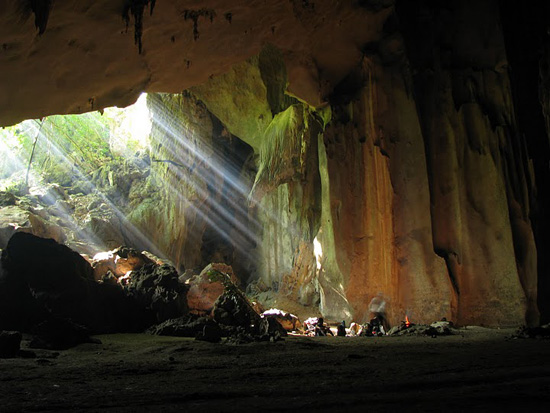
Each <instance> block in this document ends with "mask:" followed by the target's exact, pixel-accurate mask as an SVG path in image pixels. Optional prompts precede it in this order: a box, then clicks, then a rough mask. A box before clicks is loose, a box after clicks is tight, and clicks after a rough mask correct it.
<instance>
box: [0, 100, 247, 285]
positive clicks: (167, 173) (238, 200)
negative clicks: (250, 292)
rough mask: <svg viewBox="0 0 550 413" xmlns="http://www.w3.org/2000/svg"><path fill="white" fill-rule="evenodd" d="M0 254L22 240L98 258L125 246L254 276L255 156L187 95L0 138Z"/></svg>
mask: <svg viewBox="0 0 550 413" xmlns="http://www.w3.org/2000/svg"><path fill="white" fill-rule="evenodd" d="M0 135H1V136H0V152H1V159H0V196H1V199H0V202H1V204H0V205H1V208H2V209H1V211H2V213H1V215H2V222H3V223H4V224H2V232H1V240H0V241H1V244H2V245H0V248H5V246H6V244H7V242H8V239H9V238H10V237H11V235H12V234H13V233H14V232H16V231H24V232H32V233H34V234H35V235H38V236H42V237H46V238H53V239H55V240H56V241H58V242H60V243H64V244H66V245H68V246H69V247H71V248H72V249H74V250H76V251H78V252H80V253H82V254H87V255H89V256H93V255H95V254H96V253H97V252H99V251H106V250H111V249H113V248H116V247H119V246H120V245H127V246H130V247H133V248H136V249H139V250H147V251H150V252H152V253H153V254H155V255H158V256H159V257H162V258H164V259H168V260H169V261H171V262H172V263H173V264H174V265H175V266H176V268H177V269H178V271H180V272H182V273H183V272H184V271H185V270H189V271H191V272H195V273H196V271H200V270H201V269H202V268H203V267H204V266H205V265H207V264H208V263H209V262H224V263H226V264H229V265H234V266H235V265H236V266H237V267H238V268H236V269H235V270H236V272H237V270H238V272H239V273H242V274H245V275H248V274H250V272H251V271H253V264H252V260H251V259H250V256H251V250H252V249H253V248H254V247H255V243H256V241H255V235H254V231H255V228H254V227H253V226H254V225H255V224H254V222H253V220H252V219H251V218H250V214H249V211H248V206H247V205H248V204H247V197H248V194H249V192H250V188H251V185H252V182H253V179H254V175H255V170H254V165H253V161H252V153H253V151H252V148H250V146H249V145H247V144H246V143H244V142H243V141H241V140H240V139H238V138H237V137H235V136H233V135H231V134H230V133H229V132H228V131H227V130H226V128H225V127H224V126H223V124H222V123H221V122H220V121H219V120H218V119H216V118H215V117H214V116H213V115H211V114H210V113H209V112H207V111H206V110H205V109H204V107H203V106H202V104H201V102H199V101H196V100H194V99H192V98H191V97H190V96H188V95H185V94H184V95H181V94H179V95H149V96H147V95H146V94H142V95H141V97H140V98H139V99H138V100H137V102H136V103H135V104H134V105H131V106H129V107H127V108H122V109H121V108H107V109H105V110H104V111H102V112H101V113H100V112H97V111H96V112H89V113H85V114H82V115H56V116H49V117H45V118H43V119H34V120H27V121H24V122H22V123H20V124H17V125H14V126H11V127H6V128H3V129H2V130H0Z"/></svg>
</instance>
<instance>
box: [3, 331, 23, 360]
mask: <svg viewBox="0 0 550 413" xmlns="http://www.w3.org/2000/svg"><path fill="white" fill-rule="evenodd" d="M21 338H22V336H21V333H20V332H19V331H0V358H13V357H17V356H18V355H19V349H20V347H21Z"/></svg>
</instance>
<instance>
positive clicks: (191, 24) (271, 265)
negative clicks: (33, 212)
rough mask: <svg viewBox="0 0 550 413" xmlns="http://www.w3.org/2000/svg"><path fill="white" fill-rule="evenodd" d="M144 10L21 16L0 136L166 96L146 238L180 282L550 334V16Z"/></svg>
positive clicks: (310, 7)
mask: <svg viewBox="0 0 550 413" xmlns="http://www.w3.org/2000/svg"><path fill="white" fill-rule="evenodd" d="M137 3H138V2H136V4H134V3H133V2H129V3H128V2H124V1H122V0H121V1H115V2H111V1H109V2H108V1H106V0H102V1H95V2H92V1H81V2H78V5H77V6H76V5H74V4H70V3H67V2H52V3H51V5H50V6H51V7H50V8H48V9H47V10H39V11H37V9H33V8H32V7H30V8H25V7H23V6H21V2H17V1H15V0H11V1H7V2H4V3H3V5H2V6H0V11H2V18H1V19H2V23H3V24H2V25H1V26H0V34H1V38H2V39H3V40H2V41H3V44H2V47H1V50H0V67H1V68H2V73H3V75H4V76H3V79H2V88H3V91H4V93H2V95H1V96H0V123H1V124H3V125H9V124H13V123H15V122H17V121H19V120H22V119H25V118H31V117H40V116H43V115H46V114H52V113H73V112H84V111H89V110H95V109H101V108H103V107H106V106H109V105H113V104H117V105H127V104H129V103H131V102H132V101H134V100H135V99H136V98H137V96H138V95H139V93H141V92H143V91H146V92H150V95H149V97H148V100H149V102H148V103H149V107H150V110H151V113H152V116H153V131H152V132H151V136H150V157H151V173H150V175H149V176H148V177H147V184H146V185H145V186H143V187H141V188H140V190H139V191H137V190H136V191H134V192H132V191H131V190H130V192H129V195H128V202H129V206H130V209H132V212H131V214H130V215H129V216H128V219H129V221H130V222H131V223H132V224H133V225H135V227H136V228H137V229H138V231H139V232H140V233H141V234H142V237H143V238H145V239H147V240H149V241H150V242H152V243H153V244H155V245H156V246H157V247H158V249H159V250H160V251H161V252H162V253H163V254H164V255H166V256H168V257H169V258H170V259H171V260H173V262H174V263H175V265H176V267H177V268H178V269H180V270H183V269H185V268H190V269H196V268H199V267H200V266H201V265H203V264H204V263H205V262H206V263H207V262H211V261H214V262H215V261H223V262H226V263H227V264H230V265H232V266H233V268H234V269H235V272H236V273H237V274H239V276H240V277H242V280H243V281H252V280H261V281H262V282H263V283H264V284H265V285H267V286H268V287H270V288H273V289H276V290H278V291H279V293H280V294H284V295H286V296H288V297H291V298H292V299H293V300H295V301H297V302H300V303H301V304H303V305H306V306H311V307H313V306H318V307H319V309H320V310H321V312H322V314H323V315H324V316H325V317H326V318H327V319H335V320H351V319H354V320H356V321H359V322H364V321H367V320H368V319H369V318H370V315H371V314H370V310H369V303H370V301H371V299H372V298H373V297H379V298H380V299H382V300H384V301H385V303H386V312H387V316H388V318H389V320H390V323H392V324H396V323H398V322H399V321H400V320H402V319H403V318H404V316H405V314H408V315H409V317H411V319H412V320H413V321H415V322H423V323H431V322H432V321H435V320H439V319H441V318H442V317H446V318H447V319H450V320H453V321H454V322H455V323H457V324H484V325H490V326H497V325H515V324H521V323H524V322H526V323H528V324H531V325H535V324H537V323H538V321H539V308H540V310H541V311H542V318H543V319H546V320H547V319H548V317H550V312H549V308H548V306H547V304H545V303H546V302H547V301H548V300H547V298H548V294H549V291H550V288H549V285H550V282H549V281H548V274H547V273H548V269H549V268H550V265H549V259H548V258H547V257H545V253H544V252H545V249H546V248H547V246H548V240H549V238H548V237H549V236H548V233H550V231H549V230H550V225H549V221H548V218H547V217H545V214H544V212H543V211H545V210H547V209H548V207H549V206H550V200H549V195H548V190H547V188H548V182H549V181H550V179H549V178H550V172H549V170H548V161H549V159H550V156H549V153H550V140H549V139H548V136H550V135H549V133H550V128H548V124H549V122H550V121H549V120H548V119H549V118H550V117H549V115H548V108H549V107H550V104H549V102H548V97H549V96H550V92H549V83H548V79H549V78H550V76H549V70H548V66H549V64H548V61H549V60H548V59H549V56H550V54H549V50H550V49H549V44H550V43H549V38H548V27H549V26H548V20H547V19H544V18H540V17H539V18H535V16H536V15H537V12H540V14H541V15H544V13H547V12H548V5H546V4H544V2H535V3H536V4H535V5H534V6H533V7H532V8H531V10H530V11H525V12H523V14H521V16H520V17H521V19H520V21H521V22H522V23H523V24H524V25H525V24H527V23H528V22H529V21H531V20H530V19H532V24H533V30H532V33H531V34H526V32H525V31H524V30H522V29H521V28H520V25H519V24H517V25H516V24H515V23H514V21H513V18H512V16H513V13H514V11H513V10H511V8H510V6H509V5H507V4H506V2H504V1H502V2H498V1H496V0H487V1H483V2H475V1H473V0H472V1H470V0H466V1H456V2H441V3H434V2H430V1H427V0H415V1H409V0H402V1H397V2H393V1H385V0H361V1H355V2H349V3H346V4H340V3H337V2H330V1H315V2H314V1H308V0H304V1H298V0H291V1H288V2H279V1H275V0H267V1H238V0H234V1H230V2H227V1H223V2H222V1H220V0H209V1H207V2H203V3H202V5H201V9H200V10H197V9H196V7H195V6H193V4H192V2H190V1H185V0H181V1H175V2H167V1H163V0H159V1H158V2H139V4H141V9H140V8H139V7H137V6H136V5H137ZM145 3H150V4H149V5H150V6H153V5H154V10H152V14H150V13H149V12H147V11H146V10H144V9H143V5H144V4H145ZM124 4H130V9H126V10H125V8H124ZM134 6H135V7H134ZM132 7H133V8H132ZM136 7H137V8H136ZM194 7H195V8H194ZM124 12H126V13H128V16H129V22H130V25H129V29H128V31H126V30H125V25H124V22H123V21H122V19H121V15H122V14H124ZM35 24H36V25H37V27H38V29H35V27H34V25H35ZM533 33H534V34H533ZM134 36H135V37H134ZM134 39H135V41H136V42H137V43H138V45H137V46H134V44H133V43H134V42H133V41H134ZM518 39H524V40H525V42H526V43H527V45H524V44H522V42H520V41H519V40H518ZM522 53H523V54H524V55H525V56H527V57H528V59H522ZM518 73H520V74H524V75H525V76H520V75H518ZM526 79H529V80H526ZM183 90H185V91H184V92H183V93H181V92H182V91H183ZM159 92H160V94H159ZM167 92H170V93H177V95H167V94H165V93H167ZM539 98H540V102H539ZM526 108H530V110H526ZM228 171H230V173H228ZM142 241H143V240H142ZM139 242H140V241H139V240H138V239H137V238H136V243H138V244H139ZM314 245H319V246H320V250H319V251H316V249H315V248H314ZM321 250H322V251H321Z"/></svg>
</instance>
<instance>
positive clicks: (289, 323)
mask: <svg viewBox="0 0 550 413" xmlns="http://www.w3.org/2000/svg"><path fill="white" fill-rule="evenodd" d="M262 317H264V318H272V319H274V320H276V321H277V322H278V323H279V324H281V326H282V327H283V328H284V329H285V330H286V331H296V330H298V329H299V328H301V327H302V323H300V320H299V319H298V317H296V316H295V315H294V314H290V313H287V312H285V311H282V310H279V309H277V308H271V309H269V310H267V311H264V312H263V313H262Z"/></svg>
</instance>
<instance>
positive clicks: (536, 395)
mask: <svg viewBox="0 0 550 413" xmlns="http://www.w3.org/2000/svg"><path fill="white" fill-rule="evenodd" d="M459 331H460V334H457V335H454V336H449V337H437V338H431V337H378V338H364V337H312V338H308V337H288V338H286V339H285V340H284V341H281V342H277V343H269V342H268V343H253V344H246V345H229V344H210V343H206V342H199V341H195V340H193V339H188V338H174V337H154V336H148V335H144V334H132V335H107V336H98V338H100V339H101V341H102V344H101V345H99V344H83V345H80V346H78V347H75V348H73V349H70V350H66V351H60V352H58V353H59V354H56V352H52V351H44V350H39V351H37V354H38V358H36V359H3V360H0V411H2V412H11V411H14V412H15V411H17V412H19V411H85V412H95V411H116V412H136V411H138V412H141V411H203V412H211V411H260V410H261V411H282V410H287V411H318V410H327V411H351V410H354V411H366V410H378V411H403V410H405V411H441V410H446V411H464V410H468V411H493V410H497V409H498V410H500V411H510V410H516V411H517V410H519V411H527V410H529V411H548V410H547V409H548V403H549V402H550V340H535V339H529V340H525V339H509V337H510V335H511V334H512V332H513V330H489V329H483V328H479V327H468V328H465V329H461V330H459Z"/></svg>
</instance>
